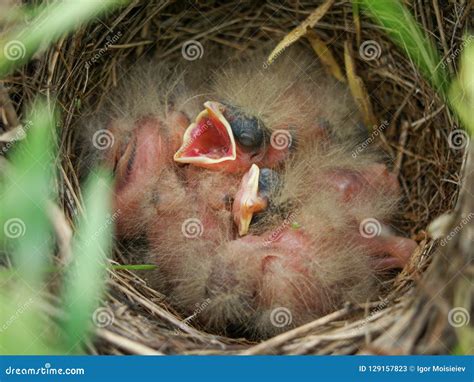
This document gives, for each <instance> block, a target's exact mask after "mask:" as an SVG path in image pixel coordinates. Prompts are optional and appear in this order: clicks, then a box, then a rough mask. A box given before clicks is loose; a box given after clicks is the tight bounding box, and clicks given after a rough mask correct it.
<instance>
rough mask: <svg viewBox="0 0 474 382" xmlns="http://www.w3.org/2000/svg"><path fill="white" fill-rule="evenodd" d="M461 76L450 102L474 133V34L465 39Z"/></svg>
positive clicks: (450, 92) (450, 96)
mask: <svg viewBox="0 0 474 382" xmlns="http://www.w3.org/2000/svg"><path fill="white" fill-rule="evenodd" d="M464 42H465V44H464V52H463V54H462V57H461V64H460V71H459V77H458V78H457V79H456V80H455V81H454V82H453V83H452V85H451V88H450V90H449V102H450V103H451V105H452V107H453V109H454V110H455V111H456V112H457V114H458V116H459V118H460V119H461V121H462V123H463V125H464V126H465V127H466V129H467V130H469V132H470V134H471V136H472V135H474V35H470V36H467V37H466V38H465V39H464Z"/></svg>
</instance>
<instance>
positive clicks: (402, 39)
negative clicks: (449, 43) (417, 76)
mask: <svg viewBox="0 0 474 382" xmlns="http://www.w3.org/2000/svg"><path fill="white" fill-rule="evenodd" d="M354 1H355V2H357V3H358V4H359V5H360V6H361V8H362V10H363V11H364V12H365V13H368V14H369V16H370V17H371V18H373V19H374V20H375V21H376V22H377V23H378V24H380V25H381V26H382V27H383V28H384V29H385V31H386V32H387V33H388V34H389V36H390V37H391V39H392V40H393V41H394V42H395V43H396V44H398V45H399V46H400V47H401V48H402V49H403V51H404V52H405V53H406V55H407V56H408V57H409V58H410V60H411V61H412V62H413V63H414V64H415V66H416V67H417V68H418V69H419V70H420V71H421V73H422V74H423V75H424V76H425V78H426V79H427V80H428V81H430V82H431V84H432V85H433V86H434V87H435V88H436V89H437V90H438V91H439V93H440V94H441V95H442V96H445V95H446V91H447V88H448V84H449V75H448V73H447V71H446V70H445V68H444V66H443V65H441V60H440V57H439V54H438V51H437V50H436V48H435V47H434V46H433V44H432V42H431V41H430V40H429V39H428V37H427V36H426V34H425V33H424V32H423V31H422V29H421V27H420V25H419V24H418V23H417V22H416V20H415V19H414V17H413V15H412V14H411V12H410V11H409V10H408V9H407V8H406V7H405V6H404V5H403V3H402V2H401V1H399V0H354Z"/></svg>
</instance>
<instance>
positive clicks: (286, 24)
mask: <svg viewBox="0 0 474 382" xmlns="http://www.w3.org/2000/svg"><path fill="white" fill-rule="evenodd" d="M434 3H435V4H437V1H435V2H434ZM461 3H463V2H462V1H459V2H458V3H457V2H450V4H449V5H445V6H443V8H438V7H436V6H435V7H433V6H426V7H425V6H423V5H422V4H421V3H420V2H416V5H413V7H412V9H411V10H412V12H413V14H414V15H415V16H416V19H417V20H418V21H419V22H420V24H421V25H422V26H423V28H424V29H425V30H426V31H427V34H428V35H429V36H430V37H431V38H432V39H433V40H434V41H435V43H437V45H438V48H439V50H440V51H443V52H445V53H446V55H447V54H448V53H449V54H451V53H452V52H455V51H456V48H457V47H458V46H459V45H460V44H461V43H462V41H461V38H462V31H463V29H464V28H465V26H466V23H468V22H469V20H468V17H467V16H468V13H469V9H468V8H469V6H468V5H466V6H464V7H463V6H462V5H463V4H461ZM316 6H317V5H315V3H314V2H313V1H304V0H303V1H288V2H283V3H280V2H274V1H271V0H269V1H266V2H244V3H242V2H240V1H226V2H219V1H190V2H172V1H156V2H155V1H152V2H145V1H138V0H136V1H133V2H132V3H131V4H129V5H128V6H126V7H124V8H122V9H120V10H118V11H114V12H113V13H110V14H108V15H106V17H104V18H103V19H102V20H100V21H99V20H97V21H96V22H93V23H91V24H90V25H88V26H87V27H84V28H82V29H80V30H78V31H76V32H75V34H74V35H72V36H71V37H67V38H66V37H65V38H62V39H61V40H59V42H58V43H57V44H56V45H55V46H54V47H53V48H51V49H50V50H48V51H47V52H46V53H45V54H44V55H41V57H35V59H34V60H33V61H32V62H31V63H30V64H29V65H28V66H27V67H25V68H24V69H22V70H21V71H18V72H16V73H15V74H14V75H13V76H11V77H10V78H9V79H8V80H7V81H6V82H5V84H6V85H7V86H8V91H9V95H10V99H11V101H12V105H13V106H14V108H15V109H16V110H17V112H18V114H19V115H20V114H21V112H22V107H23V105H27V104H28V103H29V102H30V101H32V100H33V98H34V97H35V95H37V94H38V93H41V94H47V95H48V96H57V97H58V101H59V104H60V107H61V109H62V110H61V111H62V121H61V126H60V129H59V132H58V134H59V135H60V148H61V160H60V171H59V172H58V174H59V179H58V185H59V190H60V195H61V203H62V206H63V208H64V211H65V214H66V217H67V220H68V221H69V222H70V223H71V226H73V219H74V217H75V215H76V213H77V210H78V208H79V206H80V204H81V195H80V189H79V177H78V171H77V165H78V162H80V158H78V156H77V152H76V150H75V141H76V139H77V137H78V134H77V133H78V132H77V127H78V124H77V121H78V119H79V117H80V116H81V115H82V114H83V112H84V110H86V105H92V106H91V108H93V110H94V109H95V108H97V109H98V108H100V105H101V104H102V103H104V101H105V98H106V97H107V95H108V94H110V91H111V89H113V88H115V87H116V86H117V84H118V83H119V82H120V78H119V76H120V75H121V74H120V73H123V72H124V71H125V72H126V71H127V69H128V68H131V67H132V66H133V65H134V64H135V63H136V62H137V61H139V60H140V59H142V58H145V57H156V58H157V59H159V60H163V61H166V60H177V59H183V58H185V57H184V55H188V56H187V59H189V60H194V59H196V60H199V59H200V58H201V56H205V55H206V50H207V49H208V47H210V46H211V45H219V44H221V45H223V46H225V47H226V48H228V49H230V50H231V51H232V52H233V53H235V56H238V55H242V54H244V53H245V52H246V51H250V50H258V49H259V47H261V46H262V44H264V43H267V42H268V41H274V44H275V46H276V44H277V43H278V41H281V40H282V39H283V38H284V37H285V36H287V35H288V34H289V32H291V31H292V30H293V29H294V28H296V27H298V26H299V25H300V24H301V23H302V22H304V20H305V19H307V18H308V16H309V15H310V14H311V13H312V12H313V11H314V9H315V8H316ZM440 7H441V6H440ZM311 36H313V37H314V36H316V38H317V39H318V41H324V43H325V45H326V47H327V48H328V49H329V51H330V52H331V53H332V55H333V57H334V59H335V63H333V73H334V68H337V67H338V66H339V68H344V62H345V57H344V51H345V46H346V51H348V52H349V54H350V55H351V56H352V60H353V61H354V63H355V68H356V73H357V76H359V77H360V78H361V80H362V82H363V84H364V87H365V89H366V91H367V94H368V96H369V97H368V99H369V102H370V105H369V106H370V109H371V112H370V114H371V117H372V118H375V120H376V121H377V124H378V127H377V128H376V129H375V130H373V133H372V135H371V136H370V139H371V142H370V144H371V145H374V146H378V147H379V148H380V149H381V150H383V151H384V152H385V153H386V154H387V157H388V158H390V167H391V169H393V171H394V172H395V173H396V174H397V175H398V178H399V180H400V184H401V188H402V190H403V195H404V198H403V203H402V206H401V208H400V211H399V213H398V215H397V216H396V218H395V221H394V225H396V227H397V228H398V229H400V231H402V232H404V233H405V235H406V236H410V237H412V238H414V239H415V240H417V242H418V243H419V247H418V249H417V250H416V252H415V253H414V255H413V257H412V259H411V261H410V262H409V264H408V265H407V266H406V267H405V268H404V269H403V270H402V271H401V272H400V273H394V274H392V275H391V277H389V278H387V279H386V281H385V288H384V293H383V295H381V296H379V299H378V300H375V301H367V302H366V303H365V304H362V305H354V304H352V303H346V304H345V305H343V306H340V307H339V309H338V310H336V311H334V312H332V313H330V314H328V315H326V316H324V317H320V318H316V319H315V320H314V321H312V322H310V323H307V324H305V325H303V326H300V327H296V328H292V329H291V330H289V331H286V332H283V333H282V334H279V335H277V336H275V337H273V338H270V339H267V340H264V341H262V342H253V341H250V340H248V339H239V338H227V337H224V336H220V335H216V334H213V333H207V332H204V331H203V330H201V329H200V328H199V327H195V326H193V321H192V320H186V317H181V316H180V315H179V314H178V313H177V312H175V311H174V310H173V308H172V307H170V306H169V305H168V303H167V300H166V296H164V295H162V294H161V293H160V292H159V291H156V290H153V289H151V288H150V287H149V286H147V284H146V282H145V281H143V280H142V279H141V278H140V277H139V276H137V275H136V274H134V273H133V272H130V271H127V270H110V271H109V280H108V287H109V288H108V291H107V294H106V298H105V300H104V301H103V304H104V310H105V311H106V312H108V313H109V314H113V320H111V322H109V323H108V324H109V325H107V326H103V325H101V327H97V328H95V331H96V337H95V341H94V343H91V344H88V345H87V349H88V351H89V352H90V353H93V354H150V353H164V354H356V353H366V354H367V353H372V354H410V353H443V354H446V353H449V352H450V351H451V348H452V347H453V344H454V341H455V336H454V332H453V328H452V326H450V325H449V322H448V311H449V310H450V308H451V307H452V306H453V296H454V295H455V291H454V288H456V286H457V287H459V286H458V284H457V283H456V282H451V281H452V278H453V277H454V275H456V274H457V273H458V269H459V267H460V264H461V260H459V261H458V260H456V256H457V254H456V253H451V254H450V261H449V262H447V261H446V259H445V257H444V256H443V253H442V251H440V250H439V248H440V246H439V244H438V243H437V242H436V241H435V240H433V239H431V238H430V237H429V235H428V234H427V229H426V227H427V226H428V224H429V223H430V222H431V221H432V220H433V219H434V218H435V217H437V216H438V215H441V214H443V213H445V212H446V211H449V210H451V209H453V208H454V206H455V203H456V201H457V197H458V191H459V185H460V178H461V177H460V173H461V168H462V163H463V155H464V152H463V151H464V150H462V149H457V148H456V147H453V145H452V142H451V141H450V139H449V138H450V133H451V132H452V131H454V130H456V129H458V126H456V125H455V122H454V119H453V117H452V115H451V114H450V112H449V110H448V108H447V107H446V105H445V103H444V102H443V100H442V99H441V98H440V97H439V95H438V94H437V93H436V91H435V90H434V89H433V88H432V87H431V86H430V85H429V83H428V82H427V81H426V80H425V79H424V78H423V77H422V76H421V75H420V74H419V72H418V71H417V70H416V68H415V67H414V66H413V63H412V62H410V60H409V59H408V58H407V57H406V56H405V55H404V53H403V52H402V51H401V50H400V49H398V48H397V47H396V46H394V45H393V43H392V42H391V41H390V40H389V38H388V37H387V35H386V34H385V33H384V31H383V30H382V29H381V28H380V27H379V26H377V25H376V24H374V23H373V22H372V21H371V20H370V19H369V18H368V17H367V16H366V15H364V14H361V15H360V19H358V18H357V17H355V15H354V14H353V8H352V5H351V4H350V2H344V1H341V2H336V3H334V4H333V5H332V6H331V7H330V8H329V10H328V11H327V12H326V13H325V14H324V16H323V17H322V18H321V19H320V20H319V21H318V22H317V23H316V25H315V26H314V27H313V28H311ZM190 43H193V44H194V46H192V47H191V48H194V49H197V52H196V51H195V52H192V51H191V52H186V51H185V48H186V47H189V46H190V45H189V44H190ZM298 43H299V44H300V43H303V44H306V45H307V46H308V49H311V45H310V44H309V42H308V40H307V39H306V38H302V39H301V41H299V42H298ZM347 47H349V48H350V49H349V50H347ZM280 54H282V55H284V54H285V52H284V51H282V52H281V53H280ZM192 55H194V56H192ZM277 59H278V57H277ZM315 59H316V53H315ZM334 65H335V66H334ZM453 65H454V63H453V61H452V60H450V61H449V65H448V67H449V69H451V71H453V69H454V68H453ZM341 70H342V72H344V70H343V69H341ZM328 75H330V74H328ZM88 112H90V108H89V111H88ZM114 256H115V260H116V261H118V262H120V263H121V262H122V260H123V256H124V254H123V253H122V252H121V248H116V251H115V255H114Z"/></svg>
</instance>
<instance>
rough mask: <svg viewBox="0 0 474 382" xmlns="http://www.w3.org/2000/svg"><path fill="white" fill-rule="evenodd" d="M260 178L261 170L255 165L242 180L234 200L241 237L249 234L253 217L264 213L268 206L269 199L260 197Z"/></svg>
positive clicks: (235, 216)
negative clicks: (261, 212) (258, 213)
mask: <svg viewBox="0 0 474 382" xmlns="http://www.w3.org/2000/svg"><path fill="white" fill-rule="evenodd" d="M259 178H260V169H259V167H258V166H257V165H256V164H253V165H252V167H250V170H249V171H248V172H247V173H246V174H245V175H244V177H243V178H242V182H241V184H240V188H239V190H238V191H237V194H236V196H235V199H234V204H233V206H232V212H233V215H234V222H235V223H236V224H237V226H238V229H239V235H240V236H243V235H245V234H247V233H248V231H249V227H250V222H251V221H252V217H253V215H254V214H255V213H257V212H260V211H263V210H264V209H266V208H267V205H268V199H267V198H265V197H262V196H260V195H259V189H258V188H259V186H258V184H259Z"/></svg>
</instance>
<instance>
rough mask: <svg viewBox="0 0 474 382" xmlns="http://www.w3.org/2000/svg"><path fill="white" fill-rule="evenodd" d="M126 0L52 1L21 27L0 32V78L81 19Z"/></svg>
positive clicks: (97, 13) (70, 28)
mask: <svg viewBox="0 0 474 382" xmlns="http://www.w3.org/2000/svg"><path fill="white" fill-rule="evenodd" d="M128 2H129V1H128V0H100V1H94V0H62V1H56V2H52V3H51V4H50V5H48V6H47V7H45V8H44V9H43V11H42V12H40V14H39V15H38V16H36V17H35V18H34V19H33V20H31V22H30V23H28V24H27V25H24V26H23V27H22V29H19V30H13V31H11V32H10V33H9V34H7V35H3V36H0V78H1V77H4V76H5V75H7V74H9V73H11V72H12V71H13V70H14V69H15V68H17V67H19V66H21V65H23V64H25V63H27V62H28V60H29V59H30V58H31V57H32V56H33V55H34V54H35V53H36V52H37V51H38V50H39V49H45V48H47V47H48V46H49V45H50V44H52V43H53V42H55V41H57V40H58V39H59V38H60V36H61V35H63V34H65V33H69V32H71V31H73V30H74V29H75V28H77V27H78V26H79V25H80V24H81V23H85V22H87V21H90V20H91V19H93V18H94V17H96V16H98V15H100V14H102V13H104V12H105V11H108V10H111V9H114V8H115V7H118V6H120V5H124V4H126V3H128Z"/></svg>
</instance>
